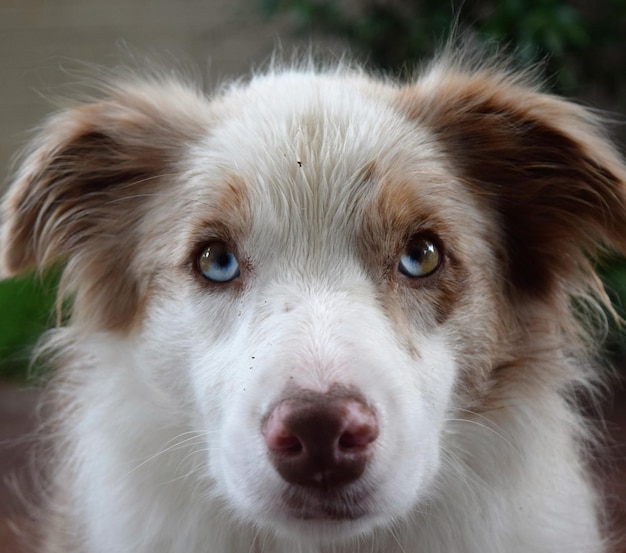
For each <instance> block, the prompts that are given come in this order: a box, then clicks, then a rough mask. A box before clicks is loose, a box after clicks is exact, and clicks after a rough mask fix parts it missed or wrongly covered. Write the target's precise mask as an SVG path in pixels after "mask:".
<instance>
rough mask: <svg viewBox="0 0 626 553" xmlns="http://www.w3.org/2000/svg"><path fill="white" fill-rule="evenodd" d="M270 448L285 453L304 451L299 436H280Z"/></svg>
mask: <svg viewBox="0 0 626 553" xmlns="http://www.w3.org/2000/svg"><path fill="white" fill-rule="evenodd" d="M270 449H271V450H273V451H276V452H280V453H284V454H296V453H300V452H301V451H302V442H301V441H300V440H299V439H298V437H297V436H280V437H278V438H277V439H276V440H275V441H274V444H273V446H272V447H270Z"/></svg>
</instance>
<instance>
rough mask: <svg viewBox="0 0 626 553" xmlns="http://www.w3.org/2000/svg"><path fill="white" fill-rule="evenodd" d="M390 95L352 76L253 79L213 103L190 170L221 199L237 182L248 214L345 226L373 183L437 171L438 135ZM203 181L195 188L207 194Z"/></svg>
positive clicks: (391, 89) (387, 88) (428, 176)
mask: <svg viewBox="0 0 626 553" xmlns="http://www.w3.org/2000/svg"><path fill="white" fill-rule="evenodd" d="M397 96H398V88H397V87H395V86H393V85H386V84H384V83H379V82H375V81H372V80H369V79H367V78H365V77H361V76H359V75H337V74H333V75H324V74H321V75H320V74H313V73H298V72H287V73H284V74H279V75H268V76H264V77H262V78H259V79H257V80H253V81H252V82H251V83H250V84H249V85H248V86H246V87H243V88H236V89H234V90H232V91H231V92H230V93H229V94H226V95H225V96H223V97H221V98H219V99H218V100H216V101H214V102H213V104H212V106H211V107H212V110H213V113H214V120H215V124H214V125H212V126H211V128H210V129H209V130H208V132H207V136H206V138H205V140H204V141H203V142H202V144H200V146H199V148H197V149H196V150H195V152H194V158H195V159H194V163H195V164H196V167H197V170H196V174H197V175H200V176H201V177H202V178H204V181H206V182H209V181H210V182H211V183H212V186H213V187H217V188H218V189H219V188H220V187H221V186H223V187H225V188H226V189H227V190H228V193H227V194H226V196H225V198H226V199H223V200H221V202H222V204H224V202H225V203H226V204H228V203H229V202H230V205H231V207H236V206H233V205H232V204H233V200H232V198H233V194H232V193H231V192H232V191H233V188H236V189H238V190H239V192H240V193H239V194H238V195H237V196H238V198H239V200H241V199H242V198H244V197H247V198H248V201H249V203H250V208H249V209H247V210H246V212H247V213H249V214H251V215H252V216H254V215H255V214H261V213H263V214H264V216H265V217H266V218H267V217H269V216H270V213H273V214H274V215H275V216H278V217H279V218H280V217H288V218H289V219H290V220H291V221H302V222H306V221H305V219H306V218H307V217H308V218H309V219H311V218H312V219H314V220H315V221H317V223H320V222H322V221H325V222H326V223H327V224H328V223H329V222H331V221H334V220H336V219H337V218H339V219H341V221H342V224H343V225H345V223H346V215H347V214H348V213H349V212H354V211H355V210H358V209H359V204H362V203H363V202H364V201H365V199H367V198H368V197H369V196H371V194H370V192H372V190H373V189H376V186H375V183H379V182H382V181H385V180H389V178H390V177H391V176H392V175H394V174H395V175H396V176H397V175H398V173H399V172H401V173H402V175H403V176H405V177H406V178H407V179H409V180H415V181H419V180H422V181H430V180H433V178H432V176H433V175H435V174H436V175H439V176H440V174H441V172H442V163H441V157H442V156H441V154H440V152H439V151H438V148H437V144H436V141H435V140H433V139H432V137H431V136H430V134H429V132H428V131H427V130H426V129H423V128H420V127H419V126H418V125H417V124H415V122H412V121H410V120H409V119H408V118H407V117H406V115H405V114H404V113H403V112H402V111H401V110H400V109H398V108H397V107H396V103H397V102H396V98H397ZM202 178H201V179H200V187H201V188H202V190H201V191H200V193H204V194H208V195H211V196H213V195H214V194H215V190H213V189H212V188H211V186H205V185H204V182H203V180H202ZM435 180H441V179H440V178H437V179H435ZM378 188H380V187H378ZM432 193H433V191H432V190H430V191H429V194H430V195H432ZM206 203H207V204H209V203H211V202H210V201H207V202H206ZM223 207H224V208H225V209H227V208H228V206H227V205H224V206H223ZM222 211H223V210H222Z"/></svg>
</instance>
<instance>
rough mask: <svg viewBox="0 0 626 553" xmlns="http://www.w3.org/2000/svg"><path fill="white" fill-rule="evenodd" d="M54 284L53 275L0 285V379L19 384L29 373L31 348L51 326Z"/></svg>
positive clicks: (12, 280) (19, 279) (52, 322)
mask: <svg viewBox="0 0 626 553" xmlns="http://www.w3.org/2000/svg"><path fill="white" fill-rule="evenodd" d="M57 282H58V276H57V275H56V274H50V275H47V276H46V277H44V278H41V277H39V276H38V275H35V274H29V275H26V276H23V277H19V278H13V279H8V280H3V281H0V378H5V379H19V380H23V379H24V378H26V376H27V375H29V374H30V373H31V371H29V368H30V366H31V365H30V364H31V354H32V348H33V346H34V345H35V344H36V342H37V339H38V338H39V336H40V335H41V334H42V333H43V332H44V331H45V330H46V329H48V328H50V327H51V326H53V325H54V322H55V315H54V307H53V306H54V304H55V298H56V286H57Z"/></svg>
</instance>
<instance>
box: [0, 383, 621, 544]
mask: <svg viewBox="0 0 626 553" xmlns="http://www.w3.org/2000/svg"><path fill="white" fill-rule="evenodd" d="M37 397H38V393H37V391H35V390H22V389H19V388H17V387H16V386H14V385H11V384H6V383H2V382H0V553H30V552H29V550H28V548H27V547H26V546H25V545H24V544H23V543H21V540H20V539H19V538H18V537H16V533H15V531H14V528H15V527H16V523H17V525H19V522H20V520H21V519H23V516H24V512H23V509H22V507H21V505H20V501H18V500H17V499H16V496H15V494H14V493H13V490H12V485H11V483H10V482H11V481H12V479H13V477H11V478H10V477H9V476H10V475H15V474H18V475H19V474H20V469H22V470H23V469H24V467H25V466H26V463H27V460H28V451H29V444H30V443H32V439H31V437H30V433H31V432H32V430H33V425H34V412H35V405H36V402H37ZM606 420H607V428H608V430H609V432H610V433H611V435H612V436H613V438H614V444H613V446H612V447H611V448H610V451H609V455H610V457H611V459H610V462H608V463H603V465H605V466H606V467H610V468H606V467H605V468H604V469H603V481H604V482H605V485H606V489H607V491H608V493H609V495H610V497H611V498H612V507H613V508H612V511H613V518H614V526H615V528H616V529H619V530H618V531H620V530H621V532H622V533H625V534H626V390H621V391H618V392H617V393H616V394H615V397H614V399H613V401H612V402H611V404H610V405H607V407H606ZM7 480H8V482H9V483H8V484H7ZM18 480H22V481H23V478H19V477H18ZM27 488H28V486H26V489H27ZM615 553H626V543H625V544H624V546H622V547H620V548H619V549H618V550H617V551H616V552H615Z"/></svg>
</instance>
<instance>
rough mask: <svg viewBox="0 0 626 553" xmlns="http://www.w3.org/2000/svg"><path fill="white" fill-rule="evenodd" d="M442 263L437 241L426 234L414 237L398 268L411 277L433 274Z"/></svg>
mask: <svg viewBox="0 0 626 553" xmlns="http://www.w3.org/2000/svg"><path fill="white" fill-rule="evenodd" d="M440 264H441V254H440V253H439V249H438V248H437V246H436V245H435V243H434V242H433V241H432V240H430V239H429V238H426V237H424V236H417V237H415V238H413V239H412V240H411V241H410V242H409V244H408V245H407V247H406V248H405V250H404V252H403V254H402V256H401V257H400V262H399V263H398V270H399V271H400V272H401V273H402V274H404V275H406V276H408V277H411V278H419V277H425V276H428V275H431V274H432V273H434V272H435V271H436V270H437V269H438V268H439V265H440Z"/></svg>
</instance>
